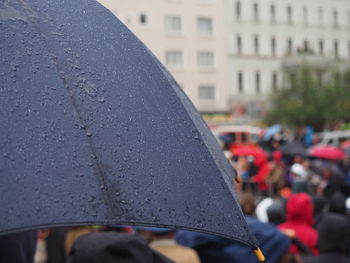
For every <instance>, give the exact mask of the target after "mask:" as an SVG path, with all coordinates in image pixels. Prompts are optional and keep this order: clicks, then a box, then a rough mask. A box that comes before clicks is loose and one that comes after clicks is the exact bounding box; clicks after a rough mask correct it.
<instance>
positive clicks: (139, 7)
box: [99, 0, 229, 112]
mask: <svg viewBox="0 0 350 263" xmlns="http://www.w3.org/2000/svg"><path fill="white" fill-rule="evenodd" d="M99 1H100V3H102V4H103V5H104V6H105V7H107V8H108V9H109V10H110V11H111V12H113V13H114V14H115V15H116V16H117V17H118V18H119V19H120V20H121V21H122V22H123V23H124V24H125V25H126V26H128V28H129V29H130V30H131V31H132V32H133V33H134V34H135V35H136V36H137V37H138V38H140V39H141V40H142V41H143V42H144V43H145V44H146V46H147V47H148V48H149V49H150V50H151V51H152V52H153V53H154V54H155V56H156V57H157V58H158V59H159V60H160V61H161V62H162V63H163V64H164V65H165V66H166V68H167V69H168V70H169V71H170V73H171V74H172V75H173V77H174V78H175V79H176V81H177V82H178V83H179V85H180V86H181V87H182V88H183V89H184V91H185V93H186V94H187V95H188V96H189V98H190V99H191V100H192V102H193V103H194V105H195V106H196V108H197V109H198V110H199V111H201V112H228V111H229V105H228V97H229V94H228V91H229V85H228V80H229V79H228V77H227V76H228V59H227V49H228V48H227V44H228V41H227V39H226V36H227V33H226V27H225V26H226V25H225V18H224V16H223V14H224V10H225V3H224V1H222V0H129V1H125V0H113V1H111V0H99Z"/></svg>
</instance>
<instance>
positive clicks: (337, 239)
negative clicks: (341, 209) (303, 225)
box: [305, 213, 350, 263]
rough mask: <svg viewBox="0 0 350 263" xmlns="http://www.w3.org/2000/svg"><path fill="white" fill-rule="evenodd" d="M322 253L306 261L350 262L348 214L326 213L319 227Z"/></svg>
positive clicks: (316, 262) (309, 262) (315, 262)
mask: <svg viewBox="0 0 350 263" xmlns="http://www.w3.org/2000/svg"><path fill="white" fill-rule="evenodd" d="M318 233H319V235H318V242H317V244H318V248H319V251H320V255H318V256H316V257H313V258H310V259H307V260H306V261H305V263H329V262H336V263H349V262H350V258H349V257H348V253H349V245H350V224H349V220H348V218H347V217H346V216H344V215H341V214H335V213H329V214H326V215H325V216H324V217H323V218H322V221H321V223H320V225H319V228H318Z"/></svg>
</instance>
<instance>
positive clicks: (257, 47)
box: [254, 36, 259, 56]
mask: <svg viewBox="0 0 350 263" xmlns="http://www.w3.org/2000/svg"><path fill="white" fill-rule="evenodd" d="M254 52H255V55H257V56H258V55H259V37H258V36H254Z"/></svg>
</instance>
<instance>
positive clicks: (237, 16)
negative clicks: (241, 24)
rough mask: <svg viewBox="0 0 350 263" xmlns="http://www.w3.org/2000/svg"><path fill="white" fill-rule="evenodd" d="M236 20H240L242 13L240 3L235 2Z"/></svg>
mask: <svg viewBox="0 0 350 263" xmlns="http://www.w3.org/2000/svg"><path fill="white" fill-rule="evenodd" d="M235 12H236V18H237V20H239V19H241V13H242V10H241V2H240V1H237V2H236V10H235Z"/></svg>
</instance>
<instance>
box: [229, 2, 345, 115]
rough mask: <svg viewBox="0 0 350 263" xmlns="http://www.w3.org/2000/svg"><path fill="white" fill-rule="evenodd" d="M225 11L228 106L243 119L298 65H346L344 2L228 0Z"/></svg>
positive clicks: (262, 105) (260, 108)
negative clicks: (242, 113) (244, 114)
mask: <svg viewBox="0 0 350 263" xmlns="http://www.w3.org/2000/svg"><path fill="white" fill-rule="evenodd" d="M226 10H227V12H226V16H227V18H228V33H229V50H228V56H229V77H230V80H229V82H230V84H229V85H230V98H231V100H230V103H231V107H232V108H233V109H239V110H240V111H243V112H245V113H246V114H247V115H250V116H252V117H257V116H259V115H261V114H262V113H263V112H264V110H265V108H266V106H267V105H266V104H267V100H268V97H269V96H270V94H271V93H273V92H274V91H276V90H277V89H279V88H281V87H282V86H283V85H282V84H283V82H284V80H285V79H286V75H288V74H289V73H290V72H292V71H293V69H295V68H297V67H298V66H300V65H303V64H308V65H309V66H312V67H316V68H318V69H319V70H320V73H322V71H324V70H326V69H327V68H329V67H333V66H335V65H338V64H343V65H344V63H349V61H350V1H349V0H308V1H304V0H293V1H292V0H229V1H227V8H226ZM286 73H287V74H286ZM320 77H321V76H320Z"/></svg>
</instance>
